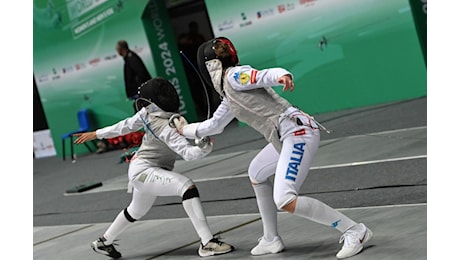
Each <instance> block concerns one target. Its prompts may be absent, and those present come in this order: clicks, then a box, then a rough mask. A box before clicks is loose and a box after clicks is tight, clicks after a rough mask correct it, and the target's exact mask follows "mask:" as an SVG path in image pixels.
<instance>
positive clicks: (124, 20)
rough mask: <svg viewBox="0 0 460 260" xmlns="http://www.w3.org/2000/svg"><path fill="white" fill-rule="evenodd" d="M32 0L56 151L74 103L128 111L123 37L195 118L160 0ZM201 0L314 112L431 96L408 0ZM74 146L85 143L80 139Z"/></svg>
mask: <svg viewBox="0 0 460 260" xmlns="http://www.w3.org/2000/svg"><path fill="white" fill-rule="evenodd" d="M33 3H34V4H33V15H34V17H33V21H34V24H33V25H34V27H33V39H34V40H33V41H34V42H33V66H34V68H33V69H34V76H35V78H36V81H37V89H38V91H39V94H40V98H41V101H42V103H43V109H44V112H45V114H46V118H47V121H48V125H49V128H50V130H51V134H52V138H53V141H54V145H55V147H56V151H57V153H58V155H61V139H60V136H61V134H63V133H66V132H68V131H72V130H76V129H78V123H77V118H76V114H77V111H78V110H79V109H81V108H88V109H90V110H91V112H92V113H93V119H94V123H95V127H102V126H106V125H109V124H113V123H115V122H117V121H119V120H121V119H123V118H126V117H128V116H130V115H132V113H133V110H132V103H131V101H129V100H127V99H126V97H125V93H124V85H123V59H122V58H121V57H119V56H118V54H117V53H116V51H115V44H116V42H117V41H118V40H120V39H125V40H127V41H128V43H129V44H130V47H131V48H132V49H133V50H134V51H136V52H137V53H138V54H139V55H140V56H141V58H142V59H143V60H144V63H145V64H146V66H147V68H148V69H149V71H150V73H151V74H152V76H164V77H167V78H168V79H169V80H170V81H171V82H173V84H174V85H175V86H176V88H177V89H178V90H179V92H180V93H181V100H182V106H181V108H182V110H181V112H182V113H184V114H185V115H186V117H187V119H188V120H189V122H194V121H195V119H196V113H195V112H194V111H195V110H194V106H193V102H192V101H191V100H192V99H191V97H190V93H189V88H188V85H187V82H186V78H185V75H184V70H183V64H182V63H181V59H180V57H179V53H178V51H177V45H176V42H175V39H174V37H173V32H172V29H171V26H170V23H169V20H168V19H169V18H168V17H167V15H166V14H167V10H166V7H165V4H164V1H161V0H158V1H155V0H151V1H148V0H130V1H123V0H54V1H49V0H34V1H33ZM205 3H206V7H207V11H208V14H209V20H210V22H211V25H212V28H213V32H214V34H215V36H225V37H228V38H230V39H231V40H232V41H233V42H234V43H235V45H236V48H237V50H238V56H239V57H240V61H241V62H242V63H246V64H250V65H252V66H253V67H255V68H259V69H264V68H269V67H284V68H286V69H288V70H290V71H291V72H293V74H294V79H295V85H296V90H295V91H294V92H292V93H281V95H283V96H284V97H286V98H287V99H288V100H290V101H291V102H292V103H294V104H295V105H297V106H299V107H300V108H302V109H304V110H305V111H307V112H309V113H311V114H316V113H321V112H330V111H336V110H341V109H347V108H354V107H360V106H366V105H373V104H379V103H385V102H392V101H398V100H404V99H410V98H415V97H421V96H426V94H427V89H426V84H427V82H426V77H427V75H426V64H425V61H424V55H423V52H422V48H421V47H420V42H423V39H421V41H419V39H418V35H417V30H416V28H415V25H414V18H413V14H412V12H411V6H410V4H409V1H408V0H385V1H374V0H348V1H343V0H296V1H282V0H264V1H262V0H257V1H245V0H205ZM422 37H423V36H422ZM425 37H426V36H425ZM425 42H426V40H425ZM276 90H277V91H279V92H280V88H276ZM75 152H76V153H77V154H79V153H83V152H87V150H86V148H85V147H84V146H83V147H82V146H78V147H76V151H75Z"/></svg>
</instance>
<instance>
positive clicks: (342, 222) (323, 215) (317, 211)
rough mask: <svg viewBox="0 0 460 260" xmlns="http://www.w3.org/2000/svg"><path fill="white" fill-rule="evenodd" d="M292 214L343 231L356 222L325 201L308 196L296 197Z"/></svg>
mask: <svg viewBox="0 0 460 260" xmlns="http://www.w3.org/2000/svg"><path fill="white" fill-rule="evenodd" d="M294 215H297V216H300V217H304V218H307V219H310V220H312V221H315V222H317V223H320V224H323V225H326V226H330V227H333V228H336V229H337V230H338V231H340V232H342V233H343V232H345V231H346V230H347V229H348V228H350V227H351V226H353V225H355V224H356V222H354V221H353V220H351V219H350V218H349V217H347V216H345V215H344V214H342V213H340V212H339V211H337V210H335V209H333V208H331V207H329V206H328V205H326V204H325V203H323V202H321V201H319V200H317V199H314V198H310V197H298V198H297V203H296V207H295V210H294Z"/></svg>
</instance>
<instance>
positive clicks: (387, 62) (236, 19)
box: [205, 0, 427, 113]
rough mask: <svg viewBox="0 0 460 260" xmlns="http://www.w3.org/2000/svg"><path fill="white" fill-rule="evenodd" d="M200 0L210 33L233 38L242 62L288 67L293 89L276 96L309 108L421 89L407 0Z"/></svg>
mask: <svg viewBox="0 0 460 260" xmlns="http://www.w3.org/2000/svg"><path fill="white" fill-rule="evenodd" d="M205 3H206V7H207V11H208V14H209V19H210V21H211V25H212V28H213V31H214V34H215V36H216V37H218V36H225V37H228V38H230V39H231V40H232V41H233V42H234V44H235V47H236V49H237V51H238V56H239V58H240V62H241V63H242V64H249V65H252V66H253V67H255V68H258V69H264V68H269V67H284V68H286V69H288V70H290V71H291V72H293V74H294V80H295V85H296V89H295V91H294V92H293V93H281V94H282V95H283V96H284V97H285V98H287V99H288V100H290V101H291V102H292V103H293V104H295V105H297V106H299V107H301V108H302V109H304V110H306V111H308V112H310V113H319V112H329V111H336V110H341V109H347V108H354V107H360V106H367V105H373V104H378V103H385V102H392V101H397V100H404V99H409V98H414V97H421V96H425V95H426V94H427V89H426V84H427V82H426V66H425V64H424V61H423V54H422V52H421V50H420V48H414V46H418V45H419V43H418V37H417V32H416V30H415V26H414V22H413V18H412V12H411V8H410V6H409V3H408V1H405V0H385V1H375V0H347V1H343V0H299V1H283V0H264V1H245V0H234V1H221V0H205ZM275 89H276V90H277V91H280V88H275Z"/></svg>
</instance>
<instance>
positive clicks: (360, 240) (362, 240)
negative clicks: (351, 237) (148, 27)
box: [359, 229, 367, 244]
mask: <svg viewBox="0 0 460 260" xmlns="http://www.w3.org/2000/svg"><path fill="white" fill-rule="evenodd" d="M366 234H367V229H366V232H364V235H363V238H360V239H359V242H360V243H361V244H362V243H363V242H364V239H365V238H366Z"/></svg>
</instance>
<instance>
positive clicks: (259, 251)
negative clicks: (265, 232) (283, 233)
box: [251, 236, 284, 255]
mask: <svg viewBox="0 0 460 260" xmlns="http://www.w3.org/2000/svg"><path fill="white" fill-rule="evenodd" d="M283 250H284V244H283V241H282V240H281V237H279V236H276V237H275V238H274V239H273V241H271V242H270V241H267V240H265V238H263V237H261V238H259V244H257V246H255V247H254V248H253V249H252V250H251V255H266V254H276V253H279V252H281V251H283Z"/></svg>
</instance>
